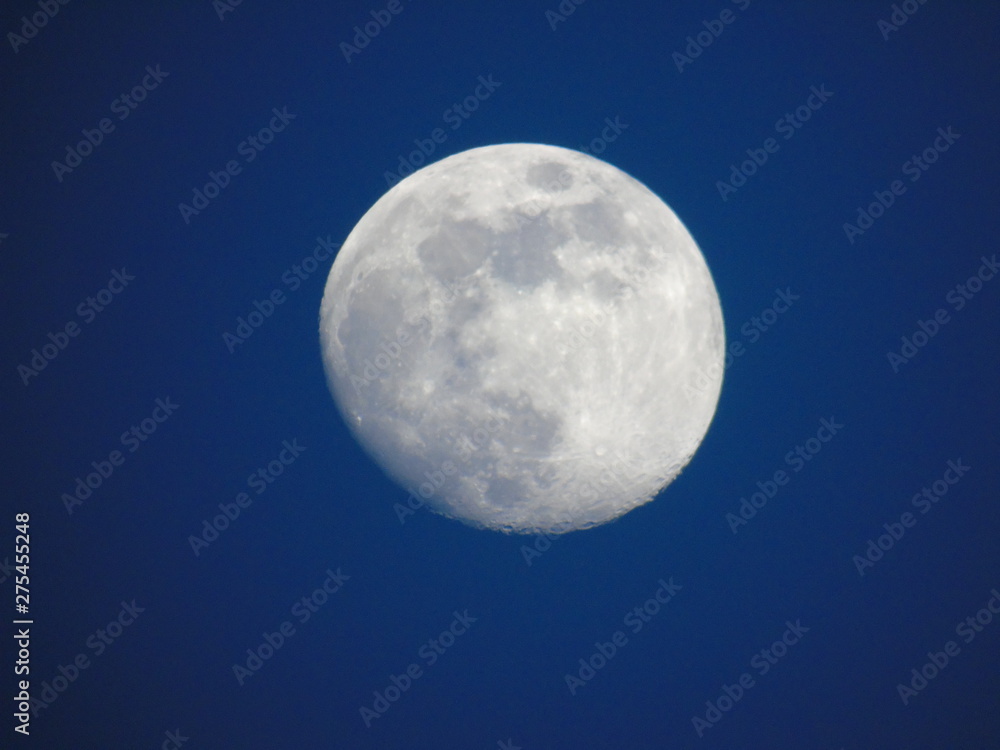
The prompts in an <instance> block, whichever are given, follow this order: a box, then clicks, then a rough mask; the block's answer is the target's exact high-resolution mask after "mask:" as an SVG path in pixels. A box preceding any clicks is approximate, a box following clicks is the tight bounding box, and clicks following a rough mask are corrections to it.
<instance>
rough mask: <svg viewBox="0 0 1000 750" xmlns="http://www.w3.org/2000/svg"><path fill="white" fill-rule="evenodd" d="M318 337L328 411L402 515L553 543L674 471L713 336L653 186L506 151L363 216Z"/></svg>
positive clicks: (713, 379) (679, 234) (415, 177)
mask: <svg viewBox="0 0 1000 750" xmlns="http://www.w3.org/2000/svg"><path fill="white" fill-rule="evenodd" d="M320 342H321V346H322V354H323V363H324V367H325V371H326V376H327V381H328V383H329V386H330V390H331V392H332V394H333V397H334V400H335V401H336V403H337V406H338V408H339V410H340V413H341V415H342V416H343V418H344V421H345V422H346V423H347V424H348V425H349V427H350V428H351V430H352V432H353V433H354V435H355V436H356V438H357V439H358V441H359V442H360V443H361V444H362V446H363V447H364V448H365V449H366V450H367V452H368V453H369V454H370V455H371V456H372V457H373V458H374V460H375V461H376V462H377V463H378V464H379V465H380V466H381V467H382V468H383V470H384V471H385V472H386V473H387V474H389V476H391V477H392V478H393V479H394V480H396V481H397V482H398V483H399V484H400V485H401V486H402V487H403V488H405V489H406V491H408V492H409V497H408V498H407V501H406V502H407V504H408V506H409V508H411V509H414V508H420V507H421V506H424V505H426V506H427V507H428V508H430V509H431V510H434V511H436V512H437V513H440V514H442V515H444V516H448V517H451V518H455V519H458V520H460V521H463V522H465V523H467V524H469V525H471V526H474V527H478V528H488V529H495V530H500V531H505V532H514V533H564V532H568V531H573V530H578V529H584V528H589V527H593V526H597V525H599V524H603V523H605V522H607V521H610V520H612V519H614V518H617V517H619V516H621V515H622V514H624V513H627V512H628V511H630V510H632V509H634V508H636V507H637V506H639V505H642V504H644V503H647V502H649V501H650V500H652V499H653V498H654V497H655V496H656V495H657V494H658V493H659V492H660V490H662V489H663V488H664V487H665V486H666V485H668V484H669V483H670V482H672V481H673V480H674V478H675V477H677V475H678V474H679V473H680V472H681V470H682V469H683V468H684V466H685V465H687V463H688V462H689V461H690V460H691V458H692V456H693V455H694V453H695V450H696V449H697V448H698V446H699V445H700V443H701V442H702V440H703V438H704V436H705V433H706V432H707V430H708V427H709V424H710V423H711V421H712V418H713V416H714V414H715V409H716V405H717V403H718V400H719V392H720V389H721V387H722V373H723V370H724V367H723V357H724V348H725V334H724V330H723V322H722V309H721V306H720V304H719V297H718V293H717V292H716V289H715V284H714V283H713V281H712V276H711V273H710V272H709V269H708V266H707V264H706V262H705V259H704V257H703V255H702V253H701V251H700V249H699V248H698V246H697V244H696V243H695V241H694V239H693V238H692V236H691V234H690V233H689V232H688V230H687V229H686V228H685V227H684V225H683V224H682V223H681V221H680V220H679V219H678V218H677V216H676V215H675V214H674V212H673V211H672V210H671V209H670V208H669V207H668V206H667V205H666V204H665V203H664V202H663V201H662V200H660V199H659V198H658V197H657V196H656V195H655V194H654V193H653V192H652V191H650V190H649V189H648V188H647V187H646V186H644V185H643V184H642V183H640V182H639V181H637V180H635V179H634V178H632V177H630V176H629V175H627V174H625V173H624V172H623V171H621V170H619V169H617V168H616V167H614V166H612V165H610V164H608V163H606V162H604V161H601V160H599V159H596V158H594V157H591V156H588V155H585V154H583V153H580V152H577V151H571V150H568V149H564V148H560V147H556V146H548V145H541V144H530V143H510V144H501V145H493V146H485V147H482V148H474V149H470V150H468V151H463V152H461V153H458V154H455V155H453V156H449V157H447V158H445V159H442V160H441V161H438V162H436V163H434V164H432V165H429V166H427V167H425V168H423V169H421V170H419V171H417V172H415V173H413V174H412V175H410V176H408V177H406V178H405V179H404V180H402V181H401V182H399V183H398V184H397V185H395V186H394V187H393V188H392V189H391V190H389V192H387V193H386V194H385V195H384V196H382V198H380V199H379V200H378V202H376V203H375V205H374V206H372V207H371V209H369V211H368V212H367V213H366V214H365V215H364V216H363V217H362V218H361V220H360V221H359V222H358V224H357V226H355V228H354V229H353V231H352V232H351V233H350V235H349V236H348V237H347V239H346V241H345V242H344V244H343V246H342V247H341V249H340V251H339V253H338V255H337V257H336V260H335V262H334V264H333V267H332V269H331V271H330V275H329V278H328V279H327V283H326V289H325V291H324V295H323V301H322V304H321V307H320ZM401 504H402V503H401ZM400 520H403V517H402V516H401V518H400Z"/></svg>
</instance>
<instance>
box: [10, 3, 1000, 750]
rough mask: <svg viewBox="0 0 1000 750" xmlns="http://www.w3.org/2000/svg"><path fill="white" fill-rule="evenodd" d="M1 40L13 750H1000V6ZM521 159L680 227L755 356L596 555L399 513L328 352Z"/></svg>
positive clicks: (60, 24)
mask: <svg viewBox="0 0 1000 750" xmlns="http://www.w3.org/2000/svg"><path fill="white" fill-rule="evenodd" d="M665 6H666V7H665ZM0 20H2V23H0V31H2V32H3V34H4V42H3V44H2V46H3V49H0V66H2V67H0V70H2V80H3V82H4V83H3V102H4V108H3V118H2V124H0V154H2V155H3V174H4V178H5V179H3V180H2V181H0V194H2V198H3V200H2V208H0V289H2V291H0V300H2V302H0V304H2V310H0V315H2V317H3V319H4V320H5V321H7V322H6V324H5V325H4V326H3V336H2V341H0V346H2V350H3V354H4V362H5V363H6V375H5V381H4V384H3V394H4V397H3V399H2V401H0V404H2V414H3V419H2V430H3V444H4V448H5V451H4V474H5V478H6V480H7V481H6V483H5V488H4V492H3V496H4V502H3V508H4V513H3V516H2V518H0V561H2V563H3V568H2V572H0V579H2V583H0V591H2V600H3V605H2V608H0V609H2V612H3V617H2V618H0V619H2V622H3V625H2V627H3V632H2V633H0V638H2V640H3V642H4V643H5V644H6V645H5V646H4V649H3V651H2V653H3V676H4V679H3V686H4V697H5V704H6V706H7V710H6V711H5V712H4V720H3V725H2V726H0V738H2V739H0V747H4V748H7V747H10V748H17V747H27V748H51V749H53V750H61V749H63V748H66V749H73V750H77V749H80V750H89V749H91V748H95V749H96V748H101V749H104V748H114V749H117V748H128V749H133V748H136V749H141V748H151V749H152V748H158V747H163V748H176V747H183V748H185V750H187V749H189V748H213V749H216V748H267V749H270V748H276V749H284V748H372V749H379V750H392V749H395V748H400V749H402V748H407V749H410V748H428V749H435V750H437V749H441V748H444V749H448V750H451V749H454V750H472V749H473V748H480V749H482V750H496V748H523V750H541V749H546V750H548V749H554V750H563V749H576V748H581V749H591V748H594V749H605V748H607V749H609V750H621V749H625V750H632V749H636V750H640V749H642V750H645V749H646V748H650V749H652V748H726V749H729V748H754V749H756V748H794V749H796V750H797V749H800V748H816V749H817V750H836V749H837V748H847V749H852V748H857V749H869V748H903V749H909V748H930V749H938V748H957V749H960V750H965V749H974V750H980V749H982V750H986V749H989V748H996V747H1000V544H998V541H997V540H998V533H1000V513H998V510H997V507H998V505H997V502H998V500H1000V493H998V490H1000V461H998V458H1000V430H998V427H997V425H998V419H1000V400H998V395H997V387H998V378H997V375H998V372H1000V346H998V337H1000V273H998V272H1000V267H998V263H997V259H998V257H1000V255H998V254H1000V247H998V241H997V237H998V235H1000V231H998V230H1000V222H998V211H997V207H998V205H1000V188H998V181H997V173H998V171H1000V147H998V141H997V133H1000V97H998V94H1000V78H998V70H1000V47H998V42H997V27H998V22H1000V7H998V6H997V5H996V4H995V3H990V2H976V1H973V0H966V1H956V2H950V3H946V2H940V1H937V0H931V1H930V2H925V3H921V2H917V0H906V2H900V3H896V4H892V3H889V2H866V3H861V2H845V1H843V0H841V1H835V2H824V3H792V2H785V3H777V2H765V1H764V0H734V1H733V2H730V1H729V0H714V2H697V3H684V4H676V5H674V4H671V3H667V4H664V3H660V2H651V1H650V2H646V1H644V0H632V1H626V2H607V0H586V2H579V0H577V1H576V2H570V0H562V2H561V3H560V2H558V0H550V2H536V1H528V0H511V1H510V2H499V3H485V2H442V3H431V2H429V1H428V0H412V1H411V0H389V1H388V2H384V1H382V0H375V1H374V2H369V1H368V0H366V1H365V2H358V1H355V0H342V1H340V2H336V3H306V2H289V3H264V2H261V0H243V2H240V3H237V2H235V0H217V1H216V2H214V3H213V2H211V1H210V0H198V1H197V2H194V1H191V2H181V3H173V4H166V3H132V4H128V3H88V2H83V1H82V0H69V1H68V2H66V1H65V0H58V1H57V0H40V1H39V0H11V1H10V2H7V3H5V4H4V10H3V13H2V14H0ZM366 30H367V31H366ZM369 32H372V33H369ZM374 32H377V33H374ZM507 142H537V143H549V144H554V145H559V146H564V147H568V148H575V149H580V150H586V151H588V152H590V153H593V154H594V155H597V156H599V157H600V158H601V159H604V160H606V161H608V162H610V163H611V164H613V165H615V166H617V167H619V168H620V169H622V170H624V171H625V172H627V173H628V174H630V175H632V176H634V177H635V178H636V179H638V180H640V181H641V182H643V183H644V184H645V185H647V186H648V187H649V188H650V189H651V190H653V191H654V192H655V193H656V194H657V195H659V196H660V197H662V198H663V200H664V201H666V202H667V203H668V204H669V205H670V206H671V208H672V209H673V210H674V211H675V212H676V213H677V215H678V216H679V217H680V218H681V220H682V221H683V222H684V224H685V225H686V226H687V227H688V229H689V230H690V231H691V233H692V235H693V236H694V237H695V239H696V240H697V242H698V244H699V246H700V247H701V249H702V251H703V253H704V255H705V258H706V260H707V262H708V265H709V267H710V269H711V271H712V275H713V277H714V279H715V283H716V286H717V288H718V291H719V296H720V299H721V301H722V308H723V314H724V317H725V325H726V336H727V344H728V346H729V352H730V354H731V356H730V357H729V358H727V368H726V371H725V381H724V384H723V388H722V395H721V398H720V401H719V405H718V410H717V412H716V415H715V419H714V421H713V423H712V425H711V427H710V429H709V432H708V434H707V436H706V438H705V441H704V442H703V444H702V446H701V448H700V449H699V451H698V452H697V453H696V455H695V457H694V459H693V461H692V462H691V463H690V464H689V465H688V467H687V468H686V470H685V471H684V472H683V474H682V475H681V476H680V478H679V479H678V480H677V481H676V482H674V483H673V484H672V485H670V486H669V487H668V488H667V489H666V490H665V491H664V492H663V493H662V494H661V495H660V496H659V497H658V499H656V500H655V501H654V502H652V503H649V504H647V505H645V506H643V507H641V508H638V509H636V510H634V511H633V512H631V513H629V514H627V515H625V516H624V517H622V518H621V519H619V520H618V521H616V522H614V523H610V524H606V525H604V526H601V527H599V528H596V529H591V530H587V531H583V532H574V533H571V534H568V535H564V536H557V537H554V538H553V539H546V538H542V537H538V538H536V537H530V536H507V535H503V534H499V533H494V532H489V531H480V530H475V529H473V528H470V527H467V526H464V525H462V524H461V523H458V522H455V521H451V520H447V519H444V518H442V517H439V516H435V515H433V514H431V513H429V512H427V511H426V510H423V509H421V510H419V511H418V512H416V513H414V514H412V515H410V514H403V515H402V516H401V515H400V514H399V507H401V506H400V504H404V505H405V503H406V500H407V497H406V492H405V491H404V490H402V489H400V488H399V487H398V486H397V485H395V484H394V483H393V482H392V481H390V480H389V479H388V478H387V477H386V476H385V475H384V474H383V473H382V471H381V470H380V469H379V468H378V466H376V464H375V463H374V462H373V461H372V460H371V459H370V458H369V457H368V456H367V455H366V454H365V453H364V452H363V450H362V449H361V448H360V446H359V445H358V444H357V442H356V441H355V440H354V438H353V437H352V435H351V434H350V432H349V431H348V429H347V427H346V425H345V424H344V422H343V421H342V419H341V417H340V414H339V412H338V411H337V408H336V406H335V404H334V402H333V400H332V399H331V397H330V394H329V391H328V389H327V385H326V381H325V377H324V372H323V366H322V360H321V357H320V351H319V342H318V324H317V319H318V311H319V304H320V299H321V296H322V293H323V287H324V283H325V280H326V277H327V274H328V273H329V268H330V265H331V263H332V262H333V257H334V256H335V253H336V250H337V248H338V247H339V245H340V244H341V243H342V242H343V241H344V239H345V238H346V237H347V235H348V234H349V232H350V231H351V229H352V228H353V227H354V225H355V224H356V223H357V221H358V220H359V219H360V218H361V217H362V216H363V215H364V213H365V211H367V210H368V208H369V207H370V206H371V205H372V204H373V203H375V201H377V200H378V198H379V197H380V196H381V195H382V194H383V193H384V192H385V191H386V190H387V188H388V186H389V185H390V184H393V183H394V182H395V181H397V180H398V179H399V178H400V177H401V176H402V175H403V174H405V173H406V172H408V171H409V170H410V169H411V168H413V167H415V166H419V165H420V162H424V161H426V162H433V161H437V160H439V159H441V158H444V157H446V156H449V155H452V154H455V153H458V152H460V151H463V150H466V149H469V148H473V147H476V146H483V145H488V144H493V143H507ZM241 321H245V322H243V323H241ZM18 514H27V516H26V517H27V519H28V524H27V525H28V528H27V529H22V530H27V532H28V537H29V541H28V544H27V545H25V544H24V540H18V539H17V538H16V535H17V534H18V530H17V528H16V524H17V522H18V520H19V519H22V520H23V519H24V518H25V516H19V515H18ZM26 548H27V549H26ZM18 555H21V556H22V559H23V557H24V556H26V557H27V561H28V562H27V564H28V567H24V566H22V569H21V570H18V568H17V562H18ZM19 577H20V578H26V579H27V581H26V583H27V586H26V588H27V589H28V590H29V592H30V593H29V596H30V600H29V606H28V612H27V614H25V615H18V613H17V611H16V609H15V607H16V605H17V604H18V603H19V601H20V600H17V599H15V597H16V596H17V594H18V593H22V592H21V591H20V590H18V589H17V588H16V587H17V585H18V579H19ZM23 582H24V581H22V583H23ZM25 617H26V618H28V619H30V620H31V623H30V624H29V625H23V624H21V625H18V624H14V620H15V619H22V618H25ZM25 629H26V630H27V631H28V634H27V635H25V636H22V637H21V638H20V640H19V639H18V638H16V637H15V636H17V634H18V632H20V631H21V630H25ZM12 644H14V646H13V647H12ZM18 644H21V645H23V646H24V648H23V649H21V648H19V645H18ZM19 654H20V655H19ZM568 678H569V679H568ZM18 680H27V681H28V683H29V686H28V692H29V694H30V699H31V704H30V710H29V711H28V712H27V713H28V719H29V722H28V725H27V731H29V732H30V734H29V735H28V736H24V735H23V734H19V733H18V732H17V731H16V727H17V726H19V725H20V726H22V728H24V721H23V719H18V718H16V717H15V715H14V714H15V713H17V708H16V707H17V706H18V701H17V700H16V699H15V700H11V699H12V698H15V696H17V695H18V692H19V690H20V688H19V686H18V684H17V681H18ZM12 706H13V707H14V709H13V710H12ZM373 714H374V717H373Z"/></svg>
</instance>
